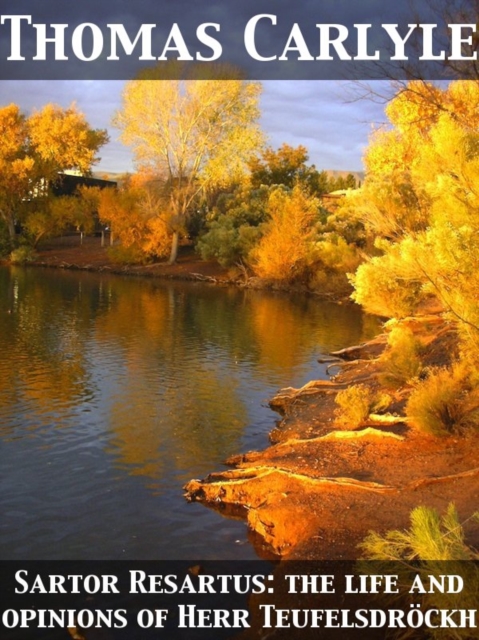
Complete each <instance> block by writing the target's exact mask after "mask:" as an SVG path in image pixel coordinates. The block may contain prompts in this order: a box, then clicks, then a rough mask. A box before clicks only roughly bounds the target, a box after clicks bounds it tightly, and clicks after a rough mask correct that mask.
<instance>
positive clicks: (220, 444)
mask: <svg viewBox="0 0 479 640" xmlns="http://www.w3.org/2000/svg"><path fill="white" fill-rule="evenodd" d="M376 332H377V323H376V321H375V320H373V319H371V318H369V317H368V316H365V315H363V314H362V313H361V311H360V310H359V309H358V308H356V307H353V306H351V305H336V304H333V303H328V302H324V301H320V300H318V299H316V298H314V297H307V296H300V295H298V296H292V295H284V294H279V293H273V292H266V291H252V290H241V289H235V288H223V287H215V286H209V285H205V284H201V283H172V282H165V281H159V280H149V279H139V278H138V279H136V278H132V277H125V278H123V277H120V276H109V275H104V274H95V273H86V272H65V271H61V270H48V269H40V268H20V267H19V268H11V269H9V268H6V267H5V268H1V269H0V465H1V474H2V491H1V494H0V501H1V513H2V517H1V522H0V558H2V559H22V560H27V559H43V560H46V559H48V560H50V559H51V560H53V559H78V560H91V559H128V560H133V559H135V560H143V559H150V560H154V559H178V560H183V559H187V560H190V559H191V560H200V559H201V560H208V559H219V560H222V559H228V560H229V559H233V558H234V559H245V560H247V559H252V558H254V557H255V553H254V551H253V548H252V546H251V545H250V544H248V542H247V531H246V525H245V524H244V522H242V521H235V520H230V519H226V518H222V517H221V516H219V515H218V514H217V513H215V512H213V511H210V510H209V509H206V508H205V507H203V506H201V505H198V504H187V503H186V502H185V500H184V499H183V497H182V486H183V484H184V483H185V482H186V481H187V480H189V479H191V478H197V477H203V476H205V475H206V474H207V473H208V472H210V471H212V470H218V469H220V468H221V465H222V462H223V460H224V459H225V458H226V457H227V456H228V455H231V454H233V453H238V452H241V451H246V450H250V449H254V448H258V447H264V446H266V444H267V434H268V432H269V431H270V430H271V428H272V427H273V426H274V422H275V420H276V419H277V418H278V416H277V415H276V414H274V413H273V412H272V411H271V410H270V409H269V408H268V407H267V404H266V402H267V399H268V398H269V397H271V396H272V395H274V393H275V392H276V391H277V390H278V389H279V388H281V387H285V386H301V385H302V384H304V383H306V382H307V381H308V380H310V379H312V378H324V377H326V376H325V367H324V365H320V364H318V362H317V359H318V357H319V356H321V354H325V353H327V352H329V351H331V350H334V349H338V348H341V347H344V346H348V345H351V344H355V343H358V342H360V341H361V340H364V339H366V338H368V337H371V336H372V335H374V333H376Z"/></svg>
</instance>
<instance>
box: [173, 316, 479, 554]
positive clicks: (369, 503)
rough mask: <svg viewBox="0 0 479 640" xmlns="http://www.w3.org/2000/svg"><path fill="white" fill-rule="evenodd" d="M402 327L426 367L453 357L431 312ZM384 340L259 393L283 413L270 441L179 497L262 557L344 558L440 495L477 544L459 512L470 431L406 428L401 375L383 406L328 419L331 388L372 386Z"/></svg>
mask: <svg viewBox="0 0 479 640" xmlns="http://www.w3.org/2000/svg"><path fill="white" fill-rule="evenodd" d="M402 325H403V326H406V327H407V328H408V329H410V330H411V331H412V332H413V333H414V335H415V336H416V337H417V339H418V340H419V341H420V342H421V344H422V348H423V356H422V359H423V364H424V366H425V367H435V366H444V365H447V364H448V363H449V361H450V360H451V359H452V358H453V357H455V356H456V355H457V354H456V349H457V345H456V335H455V331H454V328H453V326H451V325H449V324H448V323H447V322H446V321H445V320H444V319H443V318H442V317H441V315H425V316H422V317H417V318H414V319H412V318H411V319H406V320H403V321H402ZM386 346H387V333H385V334H383V335H380V336H378V337H377V338H376V339H374V340H373V341H371V342H369V343H366V344H363V345H360V346H358V347H354V348H350V349H345V350H343V351H342V352H337V353H336V354H335V356H334V357H333V358H332V359H331V360H332V361H331V363H330V364H329V366H328V369H329V371H330V373H331V374H332V378H331V380H318V381H312V382H310V383H309V384H307V385H305V386H304V387H303V388H301V389H293V388H287V389H282V390H281V391H280V392H279V393H278V394H277V395H276V397H274V398H273V399H272V400H271V401H270V406H271V407H272V408H273V409H275V410H276V411H278V412H279V413H280V414H281V416H282V419H281V421H280V422H279V423H278V425H277V427H276V428H275V429H273V431H272V432H271V434H270V440H271V443H272V445H271V446H270V447H269V448H267V449H266V450H265V451H251V452H248V453H243V454H238V455H236V456H233V457H232V458H230V459H229V460H227V461H226V464H227V465H228V467H229V468H228V469H227V470H224V471H219V472H215V473H211V474H210V475H209V476H208V477H207V478H205V479H203V480H191V481H190V482H189V483H188V484H187V485H186V487H185V489H186V498H187V499H188V500H191V501H200V502H202V503H204V504H205V505H207V506H209V507H212V508H214V509H217V510H218V511H219V512H221V513H223V514H224V515H226V516H236V517H238V516H242V517H245V518H246V519H247V522H248V525H249V528H250V531H251V540H252V542H253V544H254V545H255V547H256V550H257V552H258V554H259V555H260V556H263V557H264V556H267V555H268V554H273V555H274V556H276V557H280V558H285V559H295V560H296V559H307V560H310V559H315V560H321V559H328V560H335V559H348V560H352V559H355V558H357V557H358V556H359V555H360V551H359V550H358V544H359V543H360V542H361V541H362V540H363V539H364V537H365V536H366V535H367V533H368V532H369V531H370V530H375V531H378V532H384V531H387V530H390V529H397V528H400V529H403V528H407V527H408V525H409V515H410V512H411V510H412V509H413V508H415V507H417V506H419V505H427V506H430V507H434V508H436V509H437V510H438V511H439V512H441V513H444V511H445V510H446V508H447V506H448V504H449V503H451V502H454V503H455V505H456V507H457V510H458V513H459V514H460V516H463V520H465V524H464V529H465V532H466V535H467V538H468V540H469V541H470V543H471V544H473V545H477V542H478V541H479V525H478V524H477V522H475V521H474V520H473V519H469V516H470V515H471V514H472V513H473V512H474V511H475V510H476V509H477V493H478V478H479V447H478V444H479V437H478V436H477V431H476V432H473V431H465V432H464V433H463V434H460V435H455V436H454V437H453V436H447V437H435V436H430V435H425V434H423V433H420V432H418V431H417V430H415V429H413V428H411V427H410V426H409V425H408V423H407V420H406V419H405V417H404V410H405V404H406V400H407V397H408V396H409V394H410V392H411V385H408V384H404V385H400V386H398V387H396V388H394V389H393V390H391V388H387V394H388V396H389V400H388V403H387V404H388V406H383V407H382V408H381V410H380V412H378V413H372V414H370V415H369V416H368V418H367V419H366V420H364V421H363V422H362V424H360V425H359V426H355V427H354V428H351V425H348V424H347V423H346V424H345V423H344V422H343V423H342V424H339V423H338V420H337V417H335V416H337V411H338V409H337V404H336V402H335V397H336V395H337V393H338V392H339V391H340V390H342V389H345V388H347V387H348V386H350V385H358V384H360V385H363V386H362V387H361V388H362V389H367V390H369V391H370V392H371V393H373V394H375V395H377V394H378V393H379V394H381V393H382V391H383V390H384V386H383V384H382V382H381V380H383V377H384V361H385V359H384V352H385V349H386ZM338 372H339V373H338ZM334 374H336V375H334Z"/></svg>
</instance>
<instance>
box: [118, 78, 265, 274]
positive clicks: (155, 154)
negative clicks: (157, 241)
mask: <svg viewBox="0 0 479 640" xmlns="http://www.w3.org/2000/svg"><path fill="white" fill-rule="evenodd" d="M220 73H221V69H220V68H219V69H218V79H216V78H215V79H208V80H194V79H192V80H187V81H181V80H164V79H163V80H162V81H161V82H159V81H158V79H157V78H156V75H157V72H156V70H152V71H149V72H148V73H145V74H144V75H143V77H142V79H141V80H133V81H131V82H128V83H127V85H126V87H125V90H124V92H123V106H122V109H121V110H120V111H119V112H118V113H117V114H116V116H115V118H114V124H115V126H117V127H118V128H120V129H121V131H122V134H121V139H122V140H123V142H124V143H125V144H128V145H131V146H132V148H133V150H134V153H135V157H136V161H137V163H138V165H139V167H148V168H150V169H151V170H153V171H154V172H155V173H156V174H157V176H158V177H159V178H161V179H162V180H164V182H165V184H166V185H167V187H168V197H169V207H168V209H169V212H170V220H169V224H170V230H169V233H170V237H171V252H170V262H174V261H175V260H176V257H177V252H178V241H179V235H180V233H181V231H182V230H183V229H184V225H185V220H186V217H187V216H188V214H189V213H191V211H192V209H193V207H194V205H195V202H196V200H197V197H198V196H199V194H200V193H205V192H207V191H208V190H209V189H212V188H214V187H216V186H217V185H218V184H221V183H222V182H228V183H229V182H230V181H231V178H232V176H234V175H235V174H239V173H241V172H243V170H244V165H245V161H246V159H247V158H248V157H249V156H250V155H251V153H252V152H253V151H254V150H256V149H257V148H258V147H259V146H260V145H261V144H262V135H261V133H260V130H259V127H258V125H257V124H256V122H257V119H258V117H259V110H258V99H259V93H260V85H259V84H258V83H254V82H249V83H248V82H244V81H241V80H228V79H221V76H220Z"/></svg>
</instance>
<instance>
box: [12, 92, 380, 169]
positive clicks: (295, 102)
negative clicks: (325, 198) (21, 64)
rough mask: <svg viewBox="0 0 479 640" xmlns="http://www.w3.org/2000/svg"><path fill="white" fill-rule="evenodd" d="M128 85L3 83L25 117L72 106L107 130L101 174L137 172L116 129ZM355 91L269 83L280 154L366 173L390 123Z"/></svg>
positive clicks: (266, 103)
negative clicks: (375, 138) (294, 149)
mask: <svg viewBox="0 0 479 640" xmlns="http://www.w3.org/2000/svg"><path fill="white" fill-rule="evenodd" d="M123 86H124V82H123V81H112V80H110V81H86V80H83V81H72V80H65V81H61V80H56V81H47V80H43V81H40V80H38V81H35V80H32V81H26V80H22V81H20V80H3V81H0V105H6V104H10V103H11V102H14V103H16V104H18V105H19V106H20V107H21V108H22V109H23V110H24V111H25V112H29V111H31V110H32V109H40V108H41V107H42V106H43V105H45V104H47V103H49V102H53V103H55V104H59V105H61V106H64V107H66V106H69V105H70V104H71V103H72V102H75V103H76V104H77V107H78V108H79V109H80V110H81V111H82V112H83V113H85V115H86V117H87V120H88V122H89V123H90V125H91V126H93V127H95V128H106V129H108V131H109V134H110V139H111V141H110V143H109V144H108V145H107V146H105V147H103V149H102V150H101V152H100V155H101V162H100V164H99V165H98V167H97V169H98V170H101V171H114V172H124V171H132V170H133V169H134V166H133V160H132V155H131V153H130V150H129V149H128V148H127V147H124V146H123V144H122V143H120V142H119V141H118V134H119V132H118V131H117V130H116V129H114V128H113V127H112V126H111V118H112V115H113V113H114V112H115V110H117V109H119V108H120V107H121V92H122V88H123ZM353 93H354V91H353V90H352V88H351V86H350V85H349V84H347V83H343V82H338V81H279V80H275V81H266V82H264V83H263V95H262V98H261V112H262V117H261V124H262V127H263V129H264V131H265V132H266V134H267V136H268V140H269V143H270V144H271V146H273V147H274V148H277V147H279V146H280V145H281V144H282V143H283V142H287V143H288V144H290V145H292V146H297V145H299V144H302V145H304V146H305V147H306V148H307V149H308V150H309V155H310V161H311V162H312V163H314V164H315V165H316V167H317V168H318V169H339V170H347V171H360V170H362V162H361V158H362V155H363V153H364V148H365V146H366V145H367V141H368V136H369V134H370V132H371V127H372V126H374V125H377V124H380V123H382V122H383V121H384V113H383V105H382V104H378V103H375V102H373V101H370V100H359V101H357V100H356V101H354V100H352V98H353Z"/></svg>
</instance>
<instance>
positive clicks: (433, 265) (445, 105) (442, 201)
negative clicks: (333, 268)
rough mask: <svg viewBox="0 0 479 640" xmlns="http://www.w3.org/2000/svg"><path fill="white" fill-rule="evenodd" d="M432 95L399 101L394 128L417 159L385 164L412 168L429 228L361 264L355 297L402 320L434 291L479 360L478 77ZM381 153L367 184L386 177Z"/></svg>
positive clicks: (406, 234)
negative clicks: (402, 316)
mask: <svg viewBox="0 0 479 640" xmlns="http://www.w3.org/2000/svg"><path fill="white" fill-rule="evenodd" d="M413 88H414V87H413ZM432 93H433V95H434V99H435V102H434V104H433V103H431V102H428V103H427V104H422V103H421V100H420V94H419V93H418V92H416V91H414V92H413V93H412V94H408V93H407V92H405V93H403V94H401V95H400V96H398V98H397V99H396V100H395V101H393V103H392V104H391V106H390V108H389V110H388V113H389V114H390V116H391V118H392V119H393V124H394V125H395V128H394V130H393V132H392V133H393V134H394V135H395V136H396V138H397V139H398V140H399V141H400V142H401V143H404V141H405V140H406V139H407V140H408V141H409V142H411V144H412V146H413V148H414V150H415V151H414V159H412V160H411V161H410V162H409V164H407V166H405V167H403V168H402V169H401V165H400V163H398V168H397V171H393V172H388V167H389V165H388V163H387V161H386V162H385V166H386V169H385V171H386V175H388V176H389V180H390V181H391V182H394V181H395V180H397V179H398V172H399V171H403V172H407V180H408V184H409V185H410V188H411V190H412V191H413V192H414V193H420V194H421V204H419V203H418V204H417V207H416V211H418V210H419V208H420V207H423V210H422V212H421V216H423V219H424V223H425V226H423V228H419V229H412V228H407V229H405V230H404V231H403V233H402V235H401V236H396V237H395V238H394V242H389V243H387V244H384V243H382V244H381V248H382V251H383V255H382V256H377V257H374V258H372V259H370V260H369V261H368V262H367V263H366V264H364V265H362V266H360V267H359V269H358V271H357V273H356V275H355V277H354V279H353V281H354V284H355V288H356V291H355V293H354V298H355V299H356V300H357V301H358V302H360V303H361V304H363V305H364V306H365V307H366V309H368V310H370V311H372V312H374V313H380V314H383V315H391V316H395V317H401V315H405V314H406V313H409V312H411V311H413V310H414V306H415V304H416V303H417V302H418V301H419V299H420V296H421V295H423V294H434V295H435V296H436V297H437V298H438V299H439V300H440V301H441V302H442V303H443V305H444V307H445V309H446V310H448V311H449V313H450V314H451V318H453V319H454V320H455V321H457V322H458V327H459V330H460V332H461V335H462V336H463V339H464V344H465V346H466V349H467V352H468V353H469V354H470V355H471V354H472V356H473V357H474V358H475V359H477V360H478V361H479V302H478V300H477V291H478V290H479V257H478V256H479V187H478V185H479V128H478V125H479V82H474V81H467V82H466V81H458V82H454V83H451V84H450V85H449V87H448V88H447V89H443V90H439V89H437V88H436V89H435V90H434V91H433V92H432ZM411 96H413V97H412V98H411ZM424 100H425V98H424ZM411 130H412V131H411ZM373 146H374V145H373ZM387 147H388V144H387V143H386V144H385V149H386V154H385V156H386V159H387V158H389V150H388V149H387ZM380 152H381V146H380V145H378V146H376V147H375V148H374V154H375V162H374V163H373V164H372V165H370V170H371V167H373V173H372V175H368V176H367V178H366V183H368V182H369V181H373V182H374V181H375V180H381V179H382V178H381V170H382V169H381V167H382V165H381V162H380V161H379V160H380V157H381V153H380ZM374 154H373V155H374ZM404 162H406V160H404ZM368 193H369V191H368V189H367V188H365V189H364V192H363V194H362V195H361V198H364V199H365V200H366V202H365V203H364V205H365V206H367V197H368ZM386 197H387V192H386ZM414 213H415V212H414V211H413V212H412V215H414ZM399 219H400V215H399ZM385 235H387V234H385ZM395 296H396V297H397V299H396V300H395ZM381 299H382V300H383V301H384V302H381ZM405 300H406V301H407V305H406V306H404V304H402V303H403V302H404V301H405Z"/></svg>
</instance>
